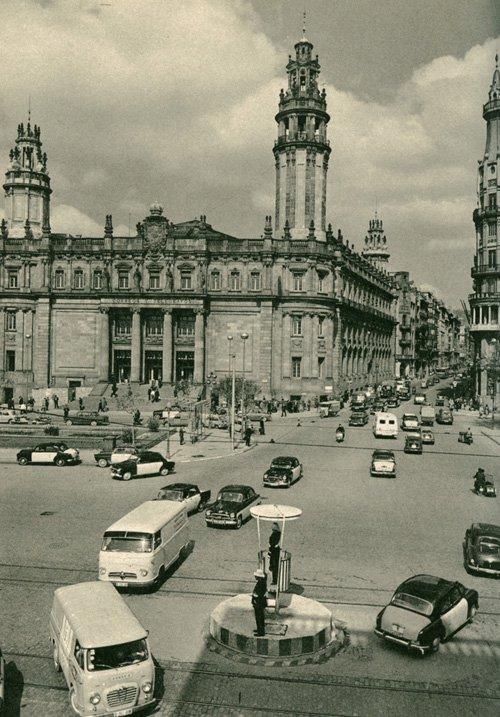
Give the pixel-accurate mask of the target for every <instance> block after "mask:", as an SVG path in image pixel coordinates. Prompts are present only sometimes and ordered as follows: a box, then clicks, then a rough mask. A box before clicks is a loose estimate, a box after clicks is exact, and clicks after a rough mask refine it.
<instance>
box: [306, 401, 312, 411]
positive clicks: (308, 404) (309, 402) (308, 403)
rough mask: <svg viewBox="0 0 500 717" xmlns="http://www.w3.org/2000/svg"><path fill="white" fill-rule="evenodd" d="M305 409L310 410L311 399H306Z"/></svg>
mask: <svg viewBox="0 0 500 717" xmlns="http://www.w3.org/2000/svg"><path fill="white" fill-rule="evenodd" d="M307 410H308V411H310V410H311V401H310V400H308V402H307Z"/></svg>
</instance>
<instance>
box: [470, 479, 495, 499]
mask: <svg viewBox="0 0 500 717" xmlns="http://www.w3.org/2000/svg"><path fill="white" fill-rule="evenodd" d="M474 493H475V494H476V495H484V496H485V497H486V498H496V496H497V491H496V488H495V484H494V483H493V480H491V476H488V477H487V478H485V480H484V481H483V482H482V483H481V484H479V485H477V484H476V483H474Z"/></svg>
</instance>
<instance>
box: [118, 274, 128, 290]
mask: <svg viewBox="0 0 500 717" xmlns="http://www.w3.org/2000/svg"><path fill="white" fill-rule="evenodd" d="M118 288H119V289H128V271H119V272H118Z"/></svg>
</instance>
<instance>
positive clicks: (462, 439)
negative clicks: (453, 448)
mask: <svg viewBox="0 0 500 717" xmlns="http://www.w3.org/2000/svg"><path fill="white" fill-rule="evenodd" d="M458 442H459V443H467V445H469V446H470V445H471V443H473V438H472V435H471V434H470V433H467V432H466V431H460V433H459V434H458Z"/></svg>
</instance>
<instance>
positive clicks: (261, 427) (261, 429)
mask: <svg viewBox="0 0 500 717" xmlns="http://www.w3.org/2000/svg"><path fill="white" fill-rule="evenodd" d="M259 433H260V435H261V436H265V435H266V424H265V423H264V419H263V418H261V419H260V420H259Z"/></svg>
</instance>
